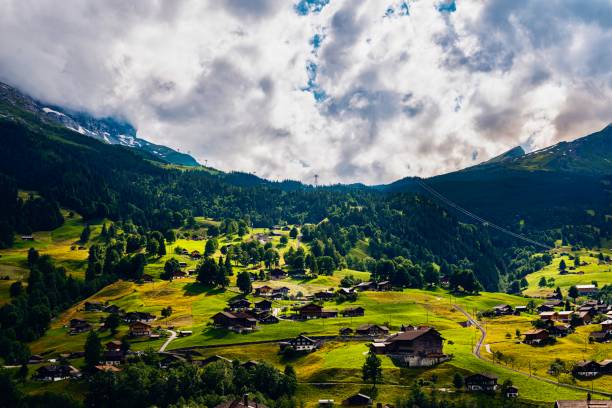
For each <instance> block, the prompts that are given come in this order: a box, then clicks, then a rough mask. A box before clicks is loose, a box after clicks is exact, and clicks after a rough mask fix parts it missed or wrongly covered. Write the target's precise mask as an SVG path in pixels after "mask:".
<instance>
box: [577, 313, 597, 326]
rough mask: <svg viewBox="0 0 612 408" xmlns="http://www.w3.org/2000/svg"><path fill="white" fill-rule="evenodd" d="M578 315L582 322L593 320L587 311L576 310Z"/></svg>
mask: <svg viewBox="0 0 612 408" xmlns="http://www.w3.org/2000/svg"><path fill="white" fill-rule="evenodd" d="M578 317H579V318H580V321H582V324H590V323H591V320H593V316H592V315H591V314H590V313H589V312H578Z"/></svg>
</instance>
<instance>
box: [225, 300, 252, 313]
mask: <svg viewBox="0 0 612 408" xmlns="http://www.w3.org/2000/svg"><path fill="white" fill-rule="evenodd" d="M250 307H251V302H249V301H248V300H246V299H244V298H240V299H236V300H232V301H231V302H229V308H230V310H245V309H248V308H250Z"/></svg>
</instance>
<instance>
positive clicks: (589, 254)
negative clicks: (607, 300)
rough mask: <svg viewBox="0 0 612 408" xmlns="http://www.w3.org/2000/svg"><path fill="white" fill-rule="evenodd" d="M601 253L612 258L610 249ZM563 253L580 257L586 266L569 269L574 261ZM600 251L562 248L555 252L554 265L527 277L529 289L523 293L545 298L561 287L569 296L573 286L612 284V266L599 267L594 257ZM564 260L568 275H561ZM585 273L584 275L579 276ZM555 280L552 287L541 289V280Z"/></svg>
mask: <svg viewBox="0 0 612 408" xmlns="http://www.w3.org/2000/svg"><path fill="white" fill-rule="evenodd" d="M601 252H602V253H603V254H604V255H609V256H612V251H610V250H609V249H602V250H601ZM562 253H567V254H571V255H572V256H576V255H578V256H580V260H581V262H584V263H586V265H583V266H579V267H577V268H576V269H574V270H571V269H569V268H570V267H573V266H574V261H573V260H570V258H569V255H561V254H562ZM598 253H599V251H589V250H582V251H571V250H570V249H569V248H561V249H557V250H555V257H554V259H553V262H552V264H550V265H548V266H547V267H545V268H543V269H542V270H540V271H537V272H534V273H531V274H529V275H527V277H526V278H527V282H528V283H529V287H528V288H527V289H526V290H524V291H523V293H524V294H525V295H527V296H535V297H545V296H547V295H549V294H551V293H552V292H553V291H554V289H555V288H556V287H557V286H559V287H560V288H561V290H562V292H563V294H564V295H566V294H567V290H568V289H569V288H570V287H571V286H573V285H581V284H590V283H591V281H597V282H598V283H599V284H600V286H603V285H604V284H605V283H608V284H609V283H610V282H612V264H608V265H605V264H604V265H599V263H598V259H597V258H595V257H594V256H593V255H595V256H597V254H598ZM561 260H564V261H565V263H566V265H567V268H568V269H567V271H568V274H567V275H560V274H559V263H560V262H561ZM578 272H583V274H578ZM542 277H544V278H545V279H547V280H548V279H551V278H552V279H554V284H553V285H551V286H550V287H543V288H542V287H539V286H538V283H539V282H540V279H541V278H542Z"/></svg>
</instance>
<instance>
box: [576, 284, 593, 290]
mask: <svg viewBox="0 0 612 408" xmlns="http://www.w3.org/2000/svg"><path fill="white" fill-rule="evenodd" d="M595 288H597V286H595V285H576V289H578V290H580V289H595Z"/></svg>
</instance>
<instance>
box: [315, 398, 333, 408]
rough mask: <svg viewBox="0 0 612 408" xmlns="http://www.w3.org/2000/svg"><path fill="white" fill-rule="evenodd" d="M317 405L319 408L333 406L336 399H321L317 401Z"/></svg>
mask: <svg viewBox="0 0 612 408" xmlns="http://www.w3.org/2000/svg"><path fill="white" fill-rule="evenodd" d="M317 406H318V407H319V408H332V407H333V406H334V400H333V399H320V400H319V401H318V402H317Z"/></svg>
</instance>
